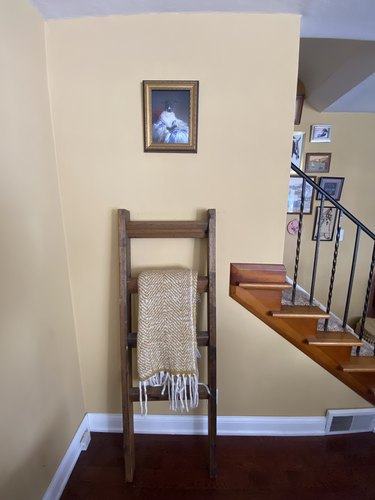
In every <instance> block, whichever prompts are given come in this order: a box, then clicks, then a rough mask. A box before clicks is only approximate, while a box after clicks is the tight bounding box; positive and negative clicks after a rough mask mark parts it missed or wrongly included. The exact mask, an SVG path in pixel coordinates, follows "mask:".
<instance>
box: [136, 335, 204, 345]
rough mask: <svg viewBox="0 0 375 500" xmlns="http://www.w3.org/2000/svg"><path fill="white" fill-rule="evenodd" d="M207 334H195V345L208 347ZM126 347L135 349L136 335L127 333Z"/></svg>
mask: <svg viewBox="0 0 375 500" xmlns="http://www.w3.org/2000/svg"><path fill="white" fill-rule="evenodd" d="M208 338H209V336H208V332H197V344H198V345H199V346H203V347H204V346H208ZM128 346H129V347H132V348H135V347H137V333H136V332H132V333H128Z"/></svg>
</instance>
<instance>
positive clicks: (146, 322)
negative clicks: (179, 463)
mask: <svg viewBox="0 0 375 500" xmlns="http://www.w3.org/2000/svg"><path fill="white" fill-rule="evenodd" d="M197 279H198V274H197V273H196V272H194V271H191V270H180V269H173V270H156V271H145V272H142V273H141V274H140V275H139V277H138V295H139V310H138V341H137V364H138V375H139V380H140V382H139V390H140V402H141V411H142V413H147V386H162V393H164V392H165V391H166V390H167V391H168V397H169V402H170V408H171V409H172V410H174V411H176V410H181V411H184V410H185V411H189V408H195V407H197V406H198V402H199V398H198V369H197V340H196V303H197ZM143 398H144V402H145V408H144V407H143Z"/></svg>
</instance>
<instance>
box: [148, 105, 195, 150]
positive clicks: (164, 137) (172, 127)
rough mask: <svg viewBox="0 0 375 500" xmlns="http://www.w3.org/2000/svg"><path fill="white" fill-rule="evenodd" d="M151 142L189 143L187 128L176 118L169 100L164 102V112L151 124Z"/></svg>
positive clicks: (186, 125)
mask: <svg viewBox="0 0 375 500" xmlns="http://www.w3.org/2000/svg"><path fill="white" fill-rule="evenodd" d="M152 141H153V142H155V143H158V144H188V143H189V126H188V124H187V123H185V122H184V121H183V120H180V119H179V118H177V117H176V115H175V112H174V110H173V102H172V101H170V100H168V101H165V106H164V110H163V111H162V112H161V113H160V115H159V117H158V118H157V120H156V121H155V122H154V123H153V124H152Z"/></svg>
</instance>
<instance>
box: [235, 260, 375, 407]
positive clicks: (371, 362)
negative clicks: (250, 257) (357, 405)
mask: <svg viewBox="0 0 375 500" xmlns="http://www.w3.org/2000/svg"><path fill="white" fill-rule="evenodd" d="M289 288H291V285H290V284H289V283H288V282H287V281H286V270H285V267H284V266H283V265H279V264H231V267H230V296H231V297H232V298H233V299H234V300H235V301H237V302H238V303H239V304H241V305H242V306H243V307H245V308H246V309H247V310H248V311H250V312H251V313H252V314H254V315H255V316H257V317H258V318H259V319H261V320H262V321H263V322H264V323H266V324H267V325H268V326H270V327H271V328H272V329H273V330H275V331H276V332H277V333H278V334H279V335H281V336H282V337H284V338H285V339H286V340H288V341H289V342H290V343H291V344H293V345H294V346H295V347H297V348H298V349H299V350H300V351H302V352H304V353H305V354H306V355H307V356H309V357H310V358H311V359H313V360H314V361H315V362H316V363H318V364H319V365H321V366H322V367H323V368H325V369H326V370H327V371H329V372H330V373H331V374H332V375H334V376H335V377H336V378H337V379H339V380H340V381H341V382H343V383H344V384H346V385H347V386H348V387H350V389H352V390H353V391H355V392H356V393H358V394H359V395H360V396H362V397H363V398H364V399H366V400H367V401H368V402H369V403H371V404H373V405H375V357H374V356H362V355H361V356H356V355H353V352H354V353H355V352H356V349H357V348H358V347H361V346H362V344H363V342H362V341H361V340H360V339H359V338H358V337H357V336H356V335H353V334H352V333H350V332H348V331H337V330H335V331H321V330H319V329H318V322H319V320H323V321H324V320H327V319H329V318H330V315H329V314H328V313H326V312H325V311H323V310H322V309H321V308H320V307H318V306H316V305H311V306H310V305H287V304H283V301H282V295H283V291H285V290H287V289H289ZM353 348H354V349H353ZM357 352H358V351H357Z"/></svg>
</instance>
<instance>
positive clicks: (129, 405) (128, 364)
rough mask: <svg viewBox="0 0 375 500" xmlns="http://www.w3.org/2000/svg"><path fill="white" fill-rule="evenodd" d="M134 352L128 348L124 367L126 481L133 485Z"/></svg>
mask: <svg viewBox="0 0 375 500" xmlns="http://www.w3.org/2000/svg"><path fill="white" fill-rule="evenodd" d="M131 356H132V352H131V349H129V348H128V347H126V353H125V358H126V361H125V366H124V374H123V375H124V378H125V380H124V384H123V408H122V417H123V418H122V421H123V443H124V461H125V481H126V482H127V483H131V482H132V481H133V477H134V470H135V450H134V414H133V402H132V401H131V400H130V391H129V388H130V387H131V383H130V382H131V380H132V359H131Z"/></svg>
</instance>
